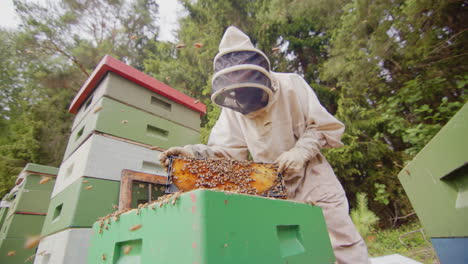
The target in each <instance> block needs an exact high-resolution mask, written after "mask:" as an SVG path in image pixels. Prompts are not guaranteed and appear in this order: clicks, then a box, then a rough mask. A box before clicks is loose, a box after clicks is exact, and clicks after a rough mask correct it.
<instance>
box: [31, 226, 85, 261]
mask: <svg viewBox="0 0 468 264" xmlns="http://www.w3.org/2000/svg"><path fill="white" fill-rule="evenodd" d="M92 233H93V230H92V229H91V228H75V229H67V230H63V231H60V232H58V233H55V234H53V235H50V236H48V237H45V238H43V239H42V240H41V243H40V244H39V247H38V249H37V253H36V258H35V260H34V264H84V263H86V259H87V257H88V248H89V241H90V238H91V235H92Z"/></svg>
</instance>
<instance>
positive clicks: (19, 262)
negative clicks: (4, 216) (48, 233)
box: [0, 238, 42, 264]
mask: <svg viewBox="0 0 468 264" xmlns="http://www.w3.org/2000/svg"><path fill="white" fill-rule="evenodd" d="M24 243H25V239H24V238H6V239H0V263H2V264H24V263H33V262H34V254H35V251H36V249H35V248H32V249H25V248H24V247H23V245H24ZM13 252H14V254H13V255H12V256H8V253H10V254H11V253H13ZM41 264H42V263H41Z"/></svg>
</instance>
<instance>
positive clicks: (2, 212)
mask: <svg viewBox="0 0 468 264" xmlns="http://www.w3.org/2000/svg"><path fill="white" fill-rule="evenodd" d="M8 208H9V207H0V230H1V229H2V226H3V223H4V222H5V218H6V216H7V214H8Z"/></svg>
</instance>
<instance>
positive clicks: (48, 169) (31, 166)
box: [23, 163, 58, 175]
mask: <svg viewBox="0 0 468 264" xmlns="http://www.w3.org/2000/svg"><path fill="white" fill-rule="evenodd" d="M23 172H29V173H35V172H36V173H40V174H49V175H57V173H58V168H56V167H52V166H46V165H40V164H35V163H28V164H27V165H26V167H24V169H23Z"/></svg>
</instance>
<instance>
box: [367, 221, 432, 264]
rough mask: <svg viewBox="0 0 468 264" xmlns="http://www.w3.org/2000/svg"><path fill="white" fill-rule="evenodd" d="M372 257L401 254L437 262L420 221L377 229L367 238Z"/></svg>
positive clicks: (428, 261) (430, 262)
mask: <svg viewBox="0 0 468 264" xmlns="http://www.w3.org/2000/svg"><path fill="white" fill-rule="evenodd" d="M365 240H366V244H367V248H368V250H369V255H371V256H372V257H378V256H385V255H391V254H400V255H403V256H406V257H409V258H411V259H414V260H416V261H420V262H422V263H427V264H433V263H437V256H436V253H435V251H434V249H433V248H432V245H431V243H430V242H429V241H428V240H427V238H426V237H425V234H424V230H423V229H422V227H421V225H420V224H419V222H418V221H416V222H415V223H412V224H408V225H403V226H400V227H398V228H389V229H380V230H375V231H373V232H372V233H370V235H368V236H367V237H366V238H365Z"/></svg>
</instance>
